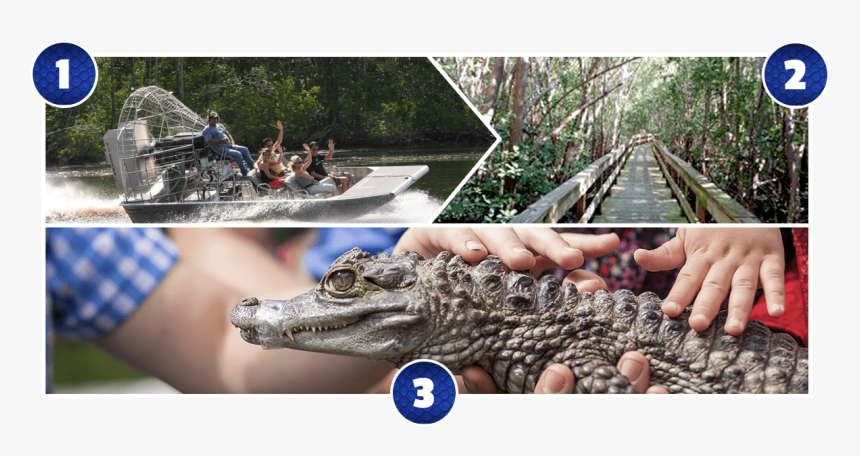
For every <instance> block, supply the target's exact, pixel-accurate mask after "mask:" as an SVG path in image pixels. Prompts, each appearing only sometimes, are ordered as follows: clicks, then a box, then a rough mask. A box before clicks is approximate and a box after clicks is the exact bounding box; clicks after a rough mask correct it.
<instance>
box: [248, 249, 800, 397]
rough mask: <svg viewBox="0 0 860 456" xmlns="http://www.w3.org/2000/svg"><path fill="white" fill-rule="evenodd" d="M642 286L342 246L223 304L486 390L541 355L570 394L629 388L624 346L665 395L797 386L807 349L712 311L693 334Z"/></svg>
mask: <svg viewBox="0 0 860 456" xmlns="http://www.w3.org/2000/svg"><path fill="white" fill-rule="evenodd" d="M660 304H661V300H660V299H659V298H658V297H657V296H656V295H655V294H653V293H649V292H646V293H642V294H641V295H639V296H635V295H634V294H633V293H632V292H630V291H628V290H621V291H618V292H616V293H614V294H613V293H609V292H608V291H606V290H600V291H598V292H597V293H594V294H591V293H579V292H578V291H577V289H576V286H575V285H573V284H572V283H565V284H563V285H562V284H560V283H559V281H558V279H556V278H555V277H552V276H546V277H543V278H541V279H539V280H535V278H534V277H533V276H532V274H531V273H530V272H528V271H525V272H520V271H510V272H506V271H505V268H504V266H503V265H502V263H501V260H499V258H497V257H495V256H488V257H487V258H486V259H485V260H483V261H481V262H480V263H477V264H474V265H472V264H469V263H466V262H465V261H463V259H462V258H461V257H459V256H454V255H452V254H450V253H449V252H442V253H440V254H439V255H438V256H437V257H436V258H433V259H424V258H423V257H422V256H420V255H419V254H417V253H414V252H404V253H400V254H395V255H385V254H381V255H377V256H371V255H370V254H368V253H367V252H362V251H361V250H359V249H353V250H351V251H349V252H347V253H345V254H344V255H342V256H341V257H340V258H338V260H336V261H335V262H334V263H333V264H332V266H331V268H330V269H329V271H328V272H327V273H326V275H325V277H323V279H322V281H321V282H320V284H319V285H318V286H317V287H316V288H314V289H313V290H311V291H310V292H308V293H306V294H304V295H301V296H298V297H296V298H294V299H292V300H289V301H272V300H264V301H259V300H257V299H255V298H250V299H247V300H245V301H243V302H242V303H240V304H239V305H237V306H236V308H234V309H233V312H232V313H231V320H232V322H233V324H234V325H236V326H237V327H239V328H240V329H241V334H242V337H243V338H244V339H245V340H247V341H248V342H251V343H257V344H261V345H263V346H265V347H267V348H280V347H287V348H296V349H303V350H310V351H319V352H325V353H339V354H350V355H356V356H365V357H368V358H371V359H380V360H386V361H389V362H391V363H392V365H394V366H395V367H400V366H402V365H404V364H406V363H408V362H410V361H412V360H414V359H432V360H436V361H439V362H441V363H443V364H445V365H446V366H448V367H449V368H450V369H451V370H452V371H453V372H455V373H457V372H459V370H460V369H461V368H463V367H465V366H468V365H472V364H477V365H480V366H481V367H482V368H483V369H485V370H486V371H487V372H488V373H490V375H492V376H493V379H494V381H495V383H496V385H497V386H498V387H499V388H501V389H503V390H505V391H508V392H511V393H530V392H533V391H534V387H535V384H536V383H537V380H538V378H539V376H540V374H541V372H543V371H544V369H546V368H547V367H548V366H549V365H550V364H552V363H564V364H565V365H567V366H568V367H570V368H571V369H572V370H573V372H574V374H575V376H576V379H577V381H576V387H575V392H577V393H635V392H636V391H635V390H634V389H633V388H632V386H631V385H630V382H629V381H628V380H627V378H626V377H624V376H623V375H622V374H621V373H620V372H618V370H617V369H616V367H615V366H616V364H617V362H618V359H619V358H620V357H621V355H623V354H624V353H626V352H628V351H632V350H636V351H639V352H641V353H642V354H644V355H645V356H646V358H648V359H649V361H650V366H651V383H652V384H655V385H662V386H664V387H665V388H666V389H667V390H669V391H670V392H672V393H738V392H741V393H806V392H807V385H808V380H807V379H808V372H807V368H808V352H807V349H806V348H801V347H798V345H797V343H796V342H795V341H794V339H792V338H791V337H790V336H788V335H787V334H773V333H771V332H770V330H769V329H768V328H767V327H765V326H764V325H763V324H762V323H760V322H757V321H751V322H749V323H748V325H747V328H746V330H745V331H744V333H743V334H742V335H741V336H740V337H734V336H731V335H729V334H727V333H726V332H725V331H724V329H723V326H724V324H725V318H726V313H725V312H720V313H719V314H718V316H717V318H716V319H715V320H714V321H713V322H712V323H711V326H710V327H708V329H707V330H705V331H702V332H697V331H695V330H693V329H692V328H690V327H689V326H688V324H687V319H688V317H689V315H690V314H689V310H687V311H685V312H684V313H682V314H681V315H680V316H678V317H676V318H670V317H668V316H666V315H665V314H663V313H662V312H661V310H660Z"/></svg>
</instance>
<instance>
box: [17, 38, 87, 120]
mask: <svg viewBox="0 0 860 456" xmlns="http://www.w3.org/2000/svg"><path fill="white" fill-rule="evenodd" d="M97 79H98V67H97V66H96V62H95V60H93V58H92V57H90V55H89V54H88V53H87V51H85V50H83V49H82V48H81V47H80V46H76V45H74V44H71V43H57V44H53V45H51V46H48V47H47V48H45V50H44V51H42V53H41V54H39V56H38V57H36V63H35V64H34V65H33V83H34V84H35V85H36V90H37V91H38V92H39V95H41V96H42V98H44V99H45V101H47V102H48V104H50V105H51V106H55V107H58V108H71V107H72V106H77V105H79V104H81V103H83V102H84V100H86V99H87V98H89V96H90V95H91V94H92V93H93V89H95V87H96V80H97Z"/></svg>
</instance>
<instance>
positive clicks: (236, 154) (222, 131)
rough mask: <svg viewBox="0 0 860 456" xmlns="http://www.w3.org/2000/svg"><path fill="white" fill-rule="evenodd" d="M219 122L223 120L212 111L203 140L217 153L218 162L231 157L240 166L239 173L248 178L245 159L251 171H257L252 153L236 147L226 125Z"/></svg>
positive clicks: (246, 149)
mask: <svg viewBox="0 0 860 456" xmlns="http://www.w3.org/2000/svg"><path fill="white" fill-rule="evenodd" d="M219 120H221V118H220V117H219V116H218V113H217V112H215V111H212V112H210V113H209V126H208V127H206V128H204V129H203V133H202V134H203V139H205V140H206V142H207V143H208V144H209V145H210V146H212V151H213V152H215V158H216V159H217V160H220V159H222V158H223V157H224V156H227V157H230V158H231V159H232V160H234V161H235V162H236V163H237V164H238V165H239V171H241V172H242V175H243V176H247V175H248V170H247V169H245V165H244V164H243V163H242V160H243V159H244V160H245V161H246V162H247V163H248V167H249V168H251V169H255V168H256V167H257V165H256V164H255V163H254V160H252V159H251V153H250V152H248V148H247V147H244V146H239V145H236V141H234V140H233V136H231V135H230V132H228V131H227V129H226V128H224V125H221V124H220V123H219V122H218V121H219Z"/></svg>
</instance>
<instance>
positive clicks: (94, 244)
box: [45, 228, 179, 339]
mask: <svg viewBox="0 0 860 456" xmlns="http://www.w3.org/2000/svg"><path fill="white" fill-rule="evenodd" d="M178 258H179V250H178V249H177V248H176V246H175V245H174V244H173V242H171V241H170V239H168V238H167V236H166V235H165V234H164V233H163V232H162V231H161V230H160V229H157V228H48V229H47V232H46V257H45V265H46V266H45V267H46V271H45V277H46V286H47V291H46V292H47V295H48V296H47V301H48V304H49V305H50V307H51V316H50V317H51V318H52V320H53V327H54V330H55V334H56V335H58V336H60V337H63V338H66V339H94V338H98V337H101V336H103V335H105V334H107V333H109V332H110V331H112V330H113V329H114V328H116V327H117V326H119V325H120V324H121V323H122V322H123V321H125V319H126V318H128V317H129V316H130V315H131V314H132V313H133V312H134V311H135V310H136V309H137V308H138V306H140V304H141V303H142V302H143V301H144V299H146V297H147V296H149V294H150V293H151V292H152V291H153V290H154V289H155V287H156V286H158V284H159V283H160V282H161V280H162V279H163V278H164V276H165V275H166V274H167V272H168V271H170V269H171V268H172V267H173V265H174V263H176V260H177V259H178Z"/></svg>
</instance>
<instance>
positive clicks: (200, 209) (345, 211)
mask: <svg viewBox="0 0 860 456" xmlns="http://www.w3.org/2000/svg"><path fill="white" fill-rule="evenodd" d="M395 196H396V195H395V194H393V193H391V194H385V195H374V196H370V197H366V198H350V199H337V198H329V199H319V200H260V201H202V202H181V203H157V204H153V203H131V202H127V203H121V204H120V206H122V208H123V209H125V212H126V213H127V214H128V216H129V218H131V221H132V222H134V223H187V222H216V221H231V220H254V221H265V220H283V219H291V220H297V221H307V222H314V221H326V220H329V221H338V222H347V223H348V222H349V221H350V220H351V219H355V218H357V217H361V216H363V215H365V214H367V213H369V212H372V211H374V210H376V209H378V208H380V207H382V206H383V205H385V204H386V203H388V202H389V201H391V200H393V199H394V197H395Z"/></svg>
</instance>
